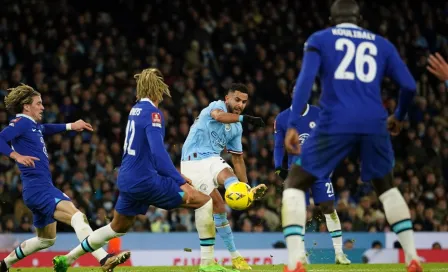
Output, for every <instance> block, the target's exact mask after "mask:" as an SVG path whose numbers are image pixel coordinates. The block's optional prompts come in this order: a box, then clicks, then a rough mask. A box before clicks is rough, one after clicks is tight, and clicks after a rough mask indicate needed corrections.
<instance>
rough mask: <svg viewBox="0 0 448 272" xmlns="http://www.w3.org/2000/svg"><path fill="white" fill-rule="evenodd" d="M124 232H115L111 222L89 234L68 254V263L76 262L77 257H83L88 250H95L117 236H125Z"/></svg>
mask: <svg viewBox="0 0 448 272" xmlns="http://www.w3.org/2000/svg"><path fill="white" fill-rule="evenodd" d="M123 235H124V233H117V232H115V231H114V230H113V229H112V228H111V226H110V224H108V225H106V226H104V227H102V228H100V229H97V230H96V231H94V232H92V234H90V236H88V237H87V238H86V239H84V240H83V241H82V242H81V244H80V245H78V246H77V247H75V248H74V249H73V250H72V251H70V252H69V253H68V254H67V255H66V256H67V258H68V263H69V264H72V263H74V262H75V260H76V259H78V258H79V257H81V256H82V255H84V254H85V253H87V252H90V253H92V252H94V251H95V250H97V249H98V248H100V247H102V246H104V245H105V244H106V243H107V242H108V241H109V240H110V239H112V238H115V237H120V236H123Z"/></svg>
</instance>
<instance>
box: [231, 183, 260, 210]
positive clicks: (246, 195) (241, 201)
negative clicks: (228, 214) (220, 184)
mask: <svg viewBox="0 0 448 272" xmlns="http://www.w3.org/2000/svg"><path fill="white" fill-rule="evenodd" d="M250 189H251V188H250V186H249V185H248V184H247V183H244V182H235V183H233V184H232V185H230V186H229V188H227V190H226V193H225V199H226V203H227V205H229V207H230V208H232V209H234V210H238V211H242V210H245V209H247V208H249V207H250V205H252V202H253V201H254V194H253V193H252V192H251V191H250Z"/></svg>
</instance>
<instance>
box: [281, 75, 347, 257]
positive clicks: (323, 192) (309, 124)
mask: <svg viewBox="0 0 448 272" xmlns="http://www.w3.org/2000/svg"><path fill="white" fill-rule="evenodd" d="M294 86H295V81H294V82H292V84H291V87H290V90H291V94H292V93H293V90H294ZM319 112H320V109H319V108H318V107H316V106H310V105H309V104H306V106H305V109H304V110H303V111H302V116H301V118H300V121H299V122H298V123H297V127H296V130H297V131H299V132H300V135H299V140H300V145H303V143H304V142H305V141H306V139H307V138H308V137H309V135H310V133H311V130H312V129H314V128H315V127H316V122H317V118H318V116H319ZM290 114H291V108H288V109H286V110H284V111H282V112H281V113H279V115H278V116H277V118H276V119H275V123H274V132H275V134H274V138H275V147H274V164H275V173H276V174H277V175H279V176H280V177H281V178H282V179H286V176H287V175H288V170H287V169H284V168H283V167H282V165H283V157H284V155H285V145H284V142H285V135H286V131H287V128H288V121H289V117H290ZM298 159H299V156H295V155H288V169H289V168H290V167H291V164H292V163H294V162H296V161H297V160H298ZM311 191H312V193H313V199H314V202H315V203H316V205H317V206H319V207H320V209H321V210H322V212H323V214H324V215H325V221H326V223H327V229H328V231H329V232H330V235H331V239H332V240H333V247H334V251H335V262H336V264H350V263H351V262H350V260H349V259H348V258H347V256H346V255H345V254H344V252H343V251H342V229H341V222H340V221H339V216H338V213H337V212H336V210H335V209H334V191H333V184H332V183H331V179H330V177H326V178H324V179H320V180H318V181H316V182H315V183H314V184H313V185H312V186H311ZM305 195H306V204H307V205H309V197H310V196H309V191H306V193H305ZM303 231H305V228H304V229H303ZM300 256H303V257H304V258H303V259H302V263H307V259H306V254H305V252H300Z"/></svg>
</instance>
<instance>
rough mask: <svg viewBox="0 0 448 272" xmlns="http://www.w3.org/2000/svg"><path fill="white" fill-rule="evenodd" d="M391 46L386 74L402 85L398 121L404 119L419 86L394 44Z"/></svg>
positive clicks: (397, 114)
mask: <svg viewBox="0 0 448 272" xmlns="http://www.w3.org/2000/svg"><path fill="white" fill-rule="evenodd" d="M390 46H391V54H390V55H389V57H388V58H387V68H386V75H388V76H390V77H391V78H392V79H393V80H394V81H395V82H396V83H397V84H398V85H399V86H400V95H399V97H398V107H397V110H396V111H395V118H396V119H397V120H398V121H403V119H404V118H405V117H406V114H407V112H408V109H409V106H410V105H411V103H412V100H413V99H414V95H415V91H416V89H417V86H416V83H415V80H414V78H413V77H412V74H411V72H409V69H408V67H407V66H406V64H405V63H404V62H403V60H402V59H401V57H400V55H399V53H398V51H397V49H396V48H395V46H393V45H392V44H390Z"/></svg>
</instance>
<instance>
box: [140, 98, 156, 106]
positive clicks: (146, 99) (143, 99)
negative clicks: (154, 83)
mask: <svg viewBox="0 0 448 272" xmlns="http://www.w3.org/2000/svg"><path fill="white" fill-rule="evenodd" d="M140 101H141V102H143V101H146V102H149V103H151V104H152V105H153V106H154V107H155V108H157V107H156V105H154V103H153V102H152V101H151V100H150V99H149V98H142V99H140Z"/></svg>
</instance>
